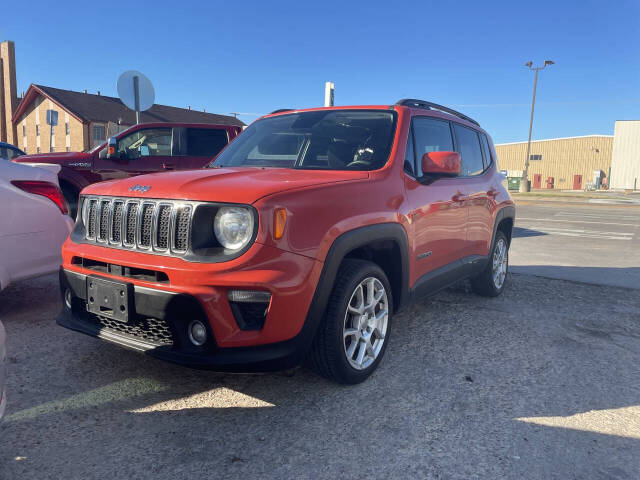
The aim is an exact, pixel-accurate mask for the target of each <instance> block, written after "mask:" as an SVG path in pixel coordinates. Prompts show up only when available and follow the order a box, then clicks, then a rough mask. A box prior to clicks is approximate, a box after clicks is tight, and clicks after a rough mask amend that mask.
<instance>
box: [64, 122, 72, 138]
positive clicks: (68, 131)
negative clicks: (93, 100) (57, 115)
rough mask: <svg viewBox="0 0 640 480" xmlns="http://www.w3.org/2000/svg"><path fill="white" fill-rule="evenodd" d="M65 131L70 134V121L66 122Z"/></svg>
mask: <svg viewBox="0 0 640 480" xmlns="http://www.w3.org/2000/svg"><path fill="white" fill-rule="evenodd" d="M64 133H65V134H66V135H69V134H70V133H71V129H70V128H69V122H65V124H64Z"/></svg>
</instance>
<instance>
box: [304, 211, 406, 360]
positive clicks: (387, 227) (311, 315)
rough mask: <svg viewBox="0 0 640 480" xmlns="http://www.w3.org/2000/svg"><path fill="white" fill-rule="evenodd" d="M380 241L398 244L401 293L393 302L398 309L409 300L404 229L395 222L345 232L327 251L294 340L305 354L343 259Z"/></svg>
mask: <svg viewBox="0 0 640 480" xmlns="http://www.w3.org/2000/svg"><path fill="white" fill-rule="evenodd" d="M380 240H391V241H393V242H395V243H396V245H398V248H399V250H400V257H401V265H400V267H401V288H400V292H401V293H400V298H398V299H394V302H396V303H397V305H398V309H400V308H402V307H403V306H404V305H406V304H407V302H408V301H409V239H408V237H407V232H406V231H405V229H404V227H403V226H402V225H401V224H399V223H377V224H373V225H367V226H364V227H359V228H356V229H354V230H349V231H348V232H345V233H343V234H341V235H340V236H338V237H337V238H336V239H335V240H334V242H333V244H332V245H331V247H330V248H329V251H328V252H327V256H326V258H325V261H324V266H323V268H322V272H321V273H320V278H319V279H318V284H317V285H316V290H315V293H314V295H313V299H312V300H311V305H310V306H309V310H308V311H307V318H306V319H305V323H304V326H303V327H302V330H301V331H300V333H299V334H298V335H297V337H296V339H297V341H298V342H301V343H302V345H303V348H302V350H304V351H306V350H308V348H309V347H310V346H311V342H312V341H313V338H314V337H315V334H316V331H317V329H318V326H319V325H320V323H321V322H322V318H323V317H324V312H325V310H326V307H327V302H328V301H329V296H330V295H331V292H332V291H333V285H334V284H335V280H336V277H337V275H338V270H339V269H340V264H341V263H342V261H343V260H344V258H345V257H346V256H347V254H348V253H349V252H351V251H353V250H354V249H356V248H359V247H364V246H366V245H368V244H370V243H372V242H375V241H380Z"/></svg>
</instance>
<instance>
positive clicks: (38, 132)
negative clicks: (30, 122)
mask: <svg viewBox="0 0 640 480" xmlns="http://www.w3.org/2000/svg"><path fill="white" fill-rule="evenodd" d="M36 136H40V125H38V124H36Z"/></svg>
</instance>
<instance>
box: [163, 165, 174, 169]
mask: <svg viewBox="0 0 640 480" xmlns="http://www.w3.org/2000/svg"><path fill="white" fill-rule="evenodd" d="M162 168H164V169H165V170H173V169H174V166H173V165H170V164H168V163H163V164H162Z"/></svg>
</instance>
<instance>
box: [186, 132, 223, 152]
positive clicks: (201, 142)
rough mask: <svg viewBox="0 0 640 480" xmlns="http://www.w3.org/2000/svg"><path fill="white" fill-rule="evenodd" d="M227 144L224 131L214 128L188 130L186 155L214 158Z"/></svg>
mask: <svg viewBox="0 0 640 480" xmlns="http://www.w3.org/2000/svg"><path fill="white" fill-rule="evenodd" d="M227 143H229V136H228V135H227V131H226V130H221V129H216V128H188V129H187V155H189V156H193V157H215V156H216V155H217V154H218V153H220V150H222V149H223V148H224V147H225V146H226V145H227Z"/></svg>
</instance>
